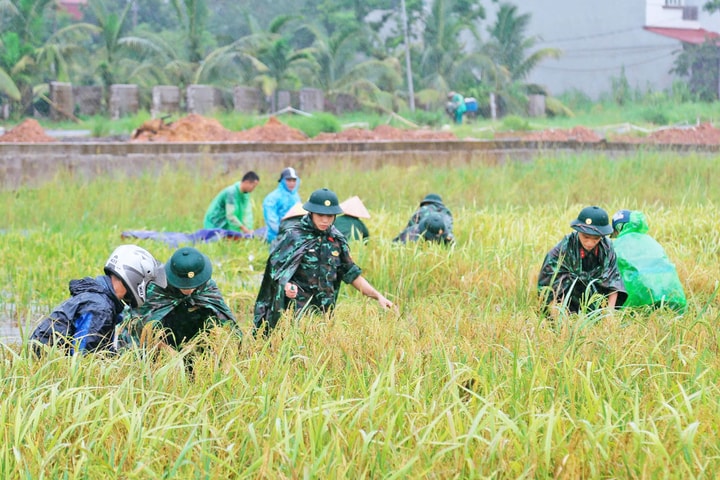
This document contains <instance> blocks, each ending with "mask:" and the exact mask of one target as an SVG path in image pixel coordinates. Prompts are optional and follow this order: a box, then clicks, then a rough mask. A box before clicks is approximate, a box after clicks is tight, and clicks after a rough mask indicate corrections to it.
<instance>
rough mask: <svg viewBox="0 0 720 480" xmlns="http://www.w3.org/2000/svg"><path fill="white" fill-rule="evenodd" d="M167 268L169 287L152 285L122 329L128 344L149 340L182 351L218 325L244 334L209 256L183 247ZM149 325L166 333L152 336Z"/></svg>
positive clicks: (136, 344) (124, 341)
mask: <svg viewBox="0 0 720 480" xmlns="http://www.w3.org/2000/svg"><path fill="white" fill-rule="evenodd" d="M165 269H166V277H167V284H168V285H167V287H166V288H163V287H160V286H159V285H157V284H154V283H151V284H150V287H149V288H148V292H147V301H146V302H145V303H144V304H143V305H142V306H141V307H140V308H138V309H136V310H133V312H132V313H133V315H132V316H131V319H130V320H129V321H128V322H127V323H126V324H125V325H124V326H123V328H122V329H121V332H122V333H121V335H122V342H123V343H124V344H128V345H133V346H146V345H145V343H147V342H146V339H147V338H152V339H158V340H159V341H160V345H161V346H169V347H171V348H173V349H175V350H180V349H182V347H183V346H184V345H185V344H186V343H187V342H189V341H191V340H192V339H194V338H195V337H196V336H197V335H198V334H200V333H201V332H204V331H207V330H209V329H210V328H212V327H214V326H228V327H230V328H231V329H232V330H233V331H234V332H235V333H236V334H237V335H240V330H239V328H238V326H237V324H236V322H235V316H234V315H233V313H232V311H231V310H230V307H228V305H227V304H226V303H225V300H224V299H223V296H222V294H221V293H220V290H219V289H218V286H217V284H216V283H215V281H214V280H213V279H212V278H211V276H212V262H211V261H210V259H209V258H208V257H207V256H206V255H204V254H202V253H201V252H200V251H198V250H197V249H195V248H192V247H183V248H180V249H178V250H176V251H175V253H173V255H172V256H171V257H170V260H168V262H167V264H166V266H165ZM148 326H149V327H151V328H152V330H158V331H160V332H162V333H161V335H160V337H159V338H158V337H157V336H155V335H148V333H150V332H148V330H147V329H146V327H148Z"/></svg>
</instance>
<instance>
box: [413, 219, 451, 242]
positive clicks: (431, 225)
mask: <svg viewBox="0 0 720 480" xmlns="http://www.w3.org/2000/svg"><path fill="white" fill-rule="evenodd" d="M419 228H420V233H421V234H422V236H423V238H424V239H425V240H427V241H429V242H437V241H440V240H443V239H445V237H447V234H446V231H447V229H446V227H445V220H443V217H442V215H440V214H439V213H433V214H432V215H428V216H427V217H425V218H424V219H423V221H422V222H420V225H419Z"/></svg>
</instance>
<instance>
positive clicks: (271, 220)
mask: <svg viewBox="0 0 720 480" xmlns="http://www.w3.org/2000/svg"><path fill="white" fill-rule="evenodd" d="M299 189H300V179H299V178H298V175H297V172H296V171H295V169H294V168H292V167H288V168H286V169H284V170H283V171H282V172H281V173H280V178H279V179H278V186H277V188H276V189H275V190H273V191H272V192H270V193H268V194H267V196H266V197H265V199H264V200H263V216H264V217H265V224H266V225H267V237H266V240H267V241H268V243H272V242H273V240H275V237H277V235H278V232H279V231H280V221H281V220H282V218H283V217H284V216H285V214H286V213H287V212H289V211H290V209H291V208H292V207H293V205H295V204H296V203H299V202H300V194H299V193H298V190H299Z"/></svg>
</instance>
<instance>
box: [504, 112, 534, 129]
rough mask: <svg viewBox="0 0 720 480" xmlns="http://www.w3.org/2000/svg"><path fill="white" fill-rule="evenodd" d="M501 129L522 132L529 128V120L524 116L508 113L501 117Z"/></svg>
mask: <svg viewBox="0 0 720 480" xmlns="http://www.w3.org/2000/svg"><path fill="white" fill-rule="evenodd" d="M502 128H503V130H511V131H514V132H524V131H528V130H531V127H530V122H528V120H527V119H526V118H522V117H518V116H517V115H508V116H506V117H504V118H503V119H502Z"/></svg>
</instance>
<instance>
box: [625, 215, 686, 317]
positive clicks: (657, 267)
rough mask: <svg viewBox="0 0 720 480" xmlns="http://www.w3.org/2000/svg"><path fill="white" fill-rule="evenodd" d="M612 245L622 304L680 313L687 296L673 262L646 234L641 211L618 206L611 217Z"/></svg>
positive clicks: (646, 227) (644, 221) (646, 230)
mask: <svg viewBox="0 0 720 480" xmlns="http://www.w3.org/2000/svg"><path fill="white" fill-rule="evenodd" d="M612 226H613V231H614V233H613V236H614V237H615V240H614V242H613V246H614V247H615V253H616V255H617V263H618V268H619V269H620V274H621V275H622V278H623V282H624V283H625V288H626V290H627V293H628V297H627V300H626V301H625V304H624V305H623V306H624V307H641V306H653V307H656V308H659V307H662V306H666V307H669V308H671V309H673V310H676V311H678V312H680V313H682V312H684V311H685V308H686V306H687V299H686V297H685V291H684V289H683V286H682V283H681V282H680V278H679V277H678V273H677V270H676V269H675V265H674V264H673V263H672V262H671V261H670V259H669V258H668V256H667V254H666V253H665V250H664V249H663V247H662V246H661V245H660V244H659V243H658V242H657V241H656V240H655V239H654V238H652V237H651V236H650V235H648V233H647V232H648V230H649V227H648V223H647V220H646V218H645V214H643V212H640V211H630V210H618V211H617V212H616V213H615V215H613V217H612Z"/></svg>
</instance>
